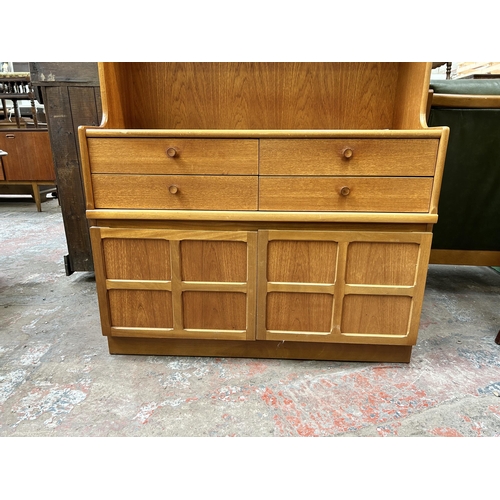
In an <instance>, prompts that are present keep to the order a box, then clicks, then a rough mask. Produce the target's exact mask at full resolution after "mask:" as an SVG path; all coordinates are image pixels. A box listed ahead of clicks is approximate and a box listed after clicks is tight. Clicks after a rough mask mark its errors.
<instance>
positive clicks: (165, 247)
mask: <svg viewBox="0 0 500 500" xmlns="http://www.w3.org/2000/svg"><path fill="white" fill-rule="evenodd" d="M102 244H103V252H104V262H105V266H106V277H107V278H108V279H123V280H165V281H168V280H170V279H171V273H170V244H169V242H168V241H167V240H162V239H135V238H105V239H103V243H102Z"/></svg>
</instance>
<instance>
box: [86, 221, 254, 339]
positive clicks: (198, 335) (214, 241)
mask: <svg viewBox="0 0 500 500" xmlns="http://www.w3.org/2000/svg"><path fill="white" fill-rule="evenodd" d="M90 234H91V239H92V248H93V252H94V257H95V260H96V281H97V291H98V297H99V306H100V307H99V308H100V311H101V324H102V330H103V334H104V335H111V336H122V337H148V338H153V337H156V338H158V337H159V338H161V337H164V338H188V339H226V340H229V339H231V340H254V339H255V311H256V259H257V250H256V245H257V233H256V232H244V231H178V230H166V229H165V230H163V229H114V228H96V227H93V228H91V230H90Z"/></svg>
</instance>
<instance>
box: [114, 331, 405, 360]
mask: <svg viewBox="0 0 500 500" xmlns="http://www.w3.org/2000/svg"><path fill="white" fill-rule="evenodd" d="M108 346H109V352H110V354H140V355H154V356H156V355H160V356H165V355H166V356H202V357H204V356H212V357H222V358H224V357H227V358H267V359H308V360H323V361H361V362H379V363H409V362H410V358H411V351H412V346H394V345H364V344H326V343H325V344H322V345H321V347H320V346H319V345H318V343H316V342H288V341H285V342H277V341H252V342H246V341H227V340H224V341H220V340H185V339H145V338H140V339H139V338H129V337H120V338H116V337H108Z"/></svg>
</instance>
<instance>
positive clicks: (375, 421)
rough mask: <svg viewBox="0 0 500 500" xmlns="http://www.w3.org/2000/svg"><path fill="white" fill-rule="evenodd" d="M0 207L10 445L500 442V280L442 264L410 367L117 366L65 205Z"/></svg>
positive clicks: (3, 391) (3, 395)
mask: <svg viewBox="0 0 500 500" xmlns="http://www.w3.org/2000/svg"><path fill="white" fill-rule="evenodd" d="M42 209H43V211H42V212H41V213H38V212H37V211H36V208H35V205H34V204H33V203H32V202H31V201H29V200H26V201H21V202H17V201H16V202H14V201H8V202H1V203H0V245H1V246H0V248H1V252H0V436H3V437H7V436H11V437H16V436H74V437H77V436H180V437H186V436H206V437H209V436H255V437H257V436H263V437H267V436H346V437H358V436H429V437H431V436H471V437H476V436H486V437H495V436H496V437H498V436H500V346H498V345H496V344H495V343H494V339H495V336H496V335H497V332H498V329H499V328H500V274H498V273H497V272H496V271H494V270H493V269H491V268H482V267H456V266H431V268H430V269H429V274H428V283H427V290H426V295H425V302H424V307H423V313H422V319H421V325H420V333H419V340H418V343H417V345H416V347H415V348H414V350H413V356H412V360H411V362H410V363H409V364H384V363H374V364H369V363H350V362H349V363H348V362H315V361H282V360H254V359H221V358H202V357H197V358H182V357H159V356H111V355H109V354H108V350H107V343H106V340H105V338H103V337H102V336H101V333H100V326H99V320H98V307H97V298H96V291H95V280H94V276H93V274H92V273H78V272H77V273H74V274H73V275H72V276H69V277H68V276H66V275H65V271H64V263H63V256H64V255H65V254H67V247H66V240H65V235H64V229H63V224H62V218H61V211H60V207H59V206H58V203H57V201H56V200H49V201H47V202H45V203H43V205H42Z"/></svg>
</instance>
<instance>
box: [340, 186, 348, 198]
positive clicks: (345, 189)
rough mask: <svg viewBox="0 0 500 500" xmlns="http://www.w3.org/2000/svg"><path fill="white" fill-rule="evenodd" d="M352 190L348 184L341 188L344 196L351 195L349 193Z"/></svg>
mask: <svg viewBox="0 0 500 500" xmlns="http://www.w3.org/2000/svg"><path fill="white" fill-rule="evenodd" d="M350 192H351V190H350V189H349V188H348V187H347V186H344V187H343V188H342V189H341V190H340V194H341V195H342V196H349V193H350Z"/></svg>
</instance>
